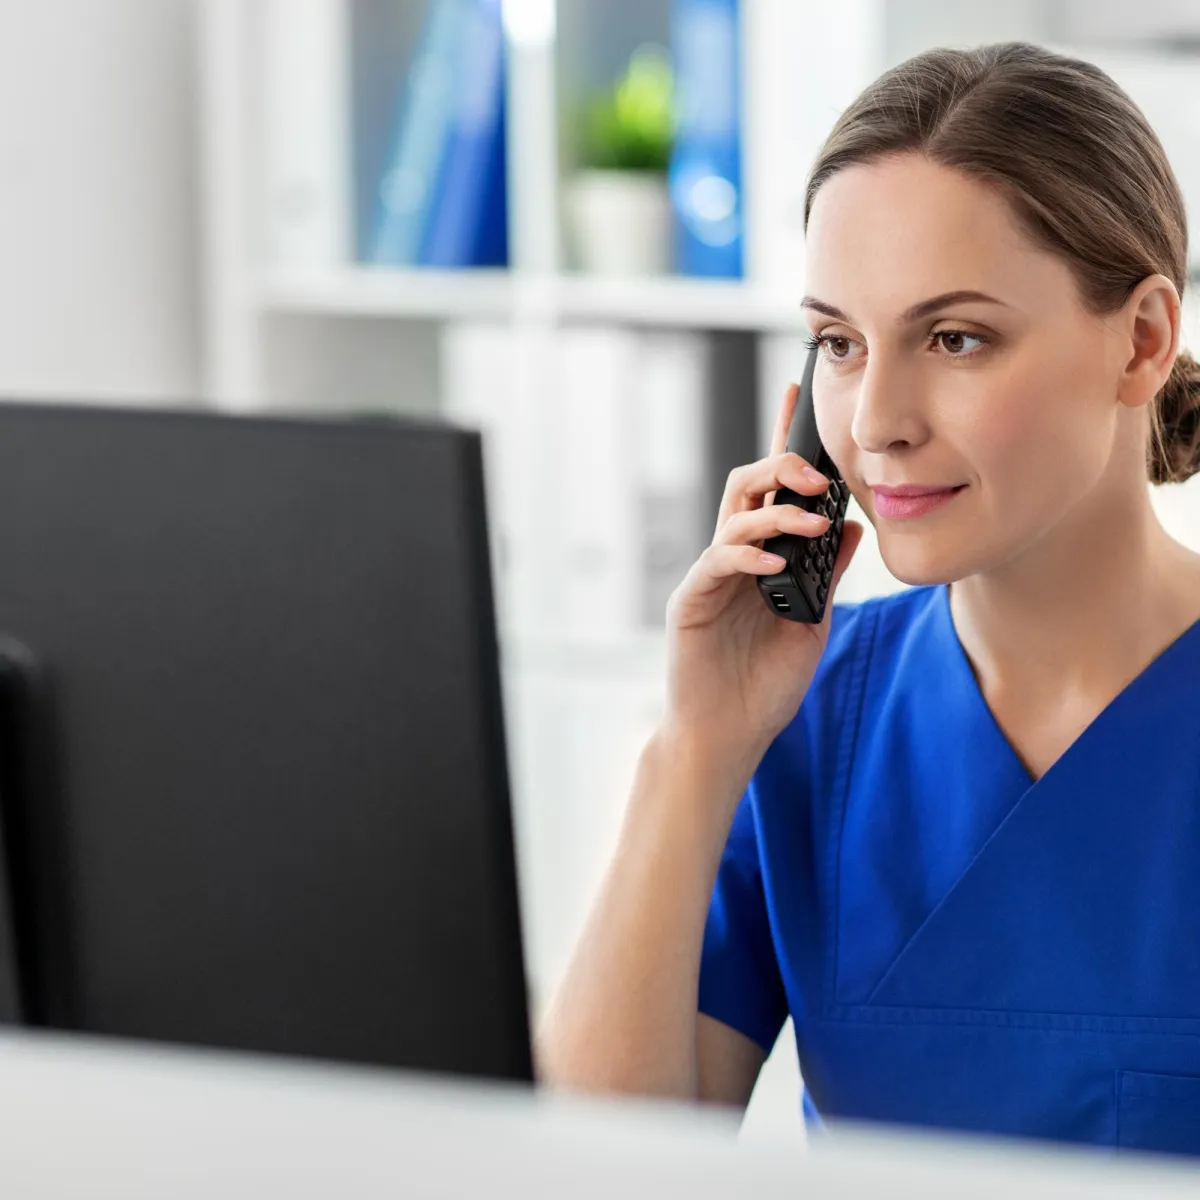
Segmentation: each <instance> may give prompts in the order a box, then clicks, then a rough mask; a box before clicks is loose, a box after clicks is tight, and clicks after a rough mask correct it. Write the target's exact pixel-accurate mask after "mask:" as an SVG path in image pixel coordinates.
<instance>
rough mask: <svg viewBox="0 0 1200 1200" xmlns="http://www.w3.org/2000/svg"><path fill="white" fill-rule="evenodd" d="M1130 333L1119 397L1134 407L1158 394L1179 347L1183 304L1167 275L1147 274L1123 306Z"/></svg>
mask: <svg viewBox="0 0 1200 1200" xmlns="http://www.w3.org/2000/svg"><path fill="white" fill-rule="evenodd" d="M1122 315H1123V317H1124V330H1125V332H1127V334H1128V337H1129V343H1128V357H1127V360H1126V362H1125V366H1124V368H1123V370H1122V371H1121V378H1120V382H1119V384H1118V389H1117V398H1118V399H1119V400H1120V401H1121V403H1122V404H1127V405H1129V407H1130V408H1139V407H1141V406H1142V405H1144V404H1149V403H1150V401H1151V400H1153V399H1154V397H1155V396H1156V395H1158V393H1159V391H1160V390H1161V389H1162V386H1163V384H1164V383H1166V382H1167V376H1168V375H1170V373H1171V367H1172V365H1173V364H1174V362H1175V355H1176V352H1177V351H1178V349H1179V323H1180V305H1179V293H1178V292H1177V291H1176V290H1175V285H1174V284H1173V283H1172V282H1171V281H1170V280H1169V279H1168V278H1167V277H1166V276H1165V275H1147V276H1146V278H1145V279H1143V280H1142V281H1141V283H1139V284H1138V285H1137V287H1135V288H1134V289H1133V291H1132V292H1131V293H1130V295H1129V299H1128V300H1126V301H1125V304H1124V306H1123V308H1122Z"/></svg>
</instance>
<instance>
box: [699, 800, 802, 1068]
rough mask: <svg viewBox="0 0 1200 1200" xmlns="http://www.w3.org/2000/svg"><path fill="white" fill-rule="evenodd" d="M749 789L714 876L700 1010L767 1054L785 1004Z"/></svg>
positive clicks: (784, 1013)
mask: <svg viewBox="0 0 1200 1200" xmlns="http://www.w3.org/2000/svg"><path fill="white" fill-rule="evenodd" d="M753 788H754V784H753V783H751V785H750V787H749V788H747V789H746V792H745V794H744V795H743V796H742V799H741V801H740V803H739V804H738V809H737V813H736V814H735V816H734V819H733V825H732V828H731V829H730V832H729V838H728V840H727V842H726V844H725V850H724V852H723V854H722V856H721V865H720V867H719V869H718V871H717V881H716V886H715V887H714V888H713V895H712V900H711V902H710V905H709V910H708V919H707V922H706V924H705V929H704V945H703V950H702V952H701V956H700V994H699V1010H700V1012H702V1013H704V1014H705V1015H707V1016H710V1017H712V1018H714V1019H715V1020H717V1021H720V1022H722V1023H723V1024H725V1025H729V1026H732V1027H733V1028H734V1029H736V1030H738V1032H739V1033H743V1034H745V1035H746V1037H748V1038H750V1040H751V1041H753V1042H756V1043H757V1044H758V1045H759V1046H761V1047H762V1048H763V1050H764V1051H765V1052H766V1053H768V1054H769V1053H770V1052H771V1048H772V1046H774V1045H775V1040H776V1039H777V1038H778V1037H779V1031H780V1029H782V1028H783V1023H784V1021H786V1020H787V1016H788V1004H787V994H786V992H785V991H784V987H783V980H782V978H781V977H780V973H779V965H778V962H777V959H776V956H775V946H774V943H773V942H772V940H771V929H770V923H769V920H768V917H767V901H766V895H765V893H764V891H763V883H762V872H761V870H760V867H759V857H758V839H757V836H756V831H755V822H754V809H753V800H752V797H753Z"/></svg>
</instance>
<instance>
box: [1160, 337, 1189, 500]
mask: <svg viewBox="0 0 1200 1200" xmlns="http://www.w3.org/2000/svg"><path fill="white" fill-rule="evenodd" d="M1155 404H1156V405H1157V408H1156V411H1155V415H1154V423H1155V434H1154V437H1153V438H1152V439H1151V450H1150V478H1151V480H1152V481H1153V482H1154V483H1182V482H1183V481H1184V480H1185V479H1190V478H1191V477H1192V476H1193V475H1195V474H1196V472H1197V471H1200V363H1197V362H1196V360H1195V359H1194V358H1193V357H1192V356H1191V355H1190V354H1189V353H1188V352H1187V351H1186V350H1180V351H1179V353H1178V354H1177V355H1176V357H1175V364H1174V366H1172V368H1171V374H1170V375H1169V376H1168V377H1167V382H1166V383H1165V384H1164V385H1163V389H1162V391H1161V392H1160V393H1159V395H1158V399H1157V400H1156V401H1155Z"/></svg>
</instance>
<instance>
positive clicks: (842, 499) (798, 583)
mask: <svg viewBox="0 0 1200 1200" xmlns="http://www.w3.org/2000/svg"><path fill="white" fill-rule="evenodd" d="M819 353H820V351H819V350H812V351H810V353H809V356H808V362H807V363H806V364H805V367H804V377H803V379H802V380H801V381H800V394H799V395H798V396H797V397H796V409H795V411H794V412H793V414H792V425H791V429H789V430H788V440H787V448H788V450H789V451H792V452H793V453H795V454H799V455H800V457H801V458H803V459H804V460H805V462H807V463H810V464H811V465H812V466H814V467H816V468H817V470H818V471H820V472H821V474H822V475H824V476H825V477H826V478H827V479H829V481H830V484H829V488H828V489H827V490H826V491H825V492H823V493H822V494H821V495H819V496H801V495H799V494H798V493H797V492H793V491H792V490H791V489H790V488H784V487H781V488H779V489H778V490H777V491H776V493H775V500H774V503H775V504H794V505H796V506H797V507H798V508H803V509H807V510H808V511H809V512H815V513H824V514H825V515H826V516H827V517H828V518H829V521H830V524H829V528H828V529H827V530H826V531H825V532H824V533H823V534H821V536H820V537H817V538H808V537H801V536H800V535H798V534H794V533H780V534H777V535H776V536H775V537H771V538H767V539H766V541H765V542H764V544H763V550H764V552H766V553H768V554H778V555H779V556H780V557H781V558H783V559H784V560H785V561H786V562H787V566H785V567H784V569H783V570H782V571H780V572H778V573H777V574H775V575H760V576H759V577H758V588H759V591H761V592H762V595H763V599H764V600H765V601H766V602H767V607H768V608H770V610H771V611H772V612H773V613H775V614H776V615H778V616H781V617H786V618H787V619H788V620H789V621H803V622H806V623H807V624H810V625H819V624H820V623H821V621H822V620H823V619H824V616H825V601H826V599H827V598H828V596H829V584H830V580H831V578H832V576H833V564H834V561H835V560H836V559H837V552H838V547H839V546H840V545H841V544H842V526H843V523H844V521H845V517H846V505H847V503H848V502H849V499H850V489H849V488H847V487H846V481H845V480H844V479H843V478H842V477H841V475H840V474H839V472H838V469H837V467H836V466H835V465H834V462H833V459H831V458H830V457H829V455H828V454H827V453H826V452H825V447H824V446H822V445H821V438H820V435H819V434H818V433H817V417H816V413H815V411H814V409H813V388H812V385H813V372H814V371H815V370H816V366H817V355H818V354H819Z"/></svg>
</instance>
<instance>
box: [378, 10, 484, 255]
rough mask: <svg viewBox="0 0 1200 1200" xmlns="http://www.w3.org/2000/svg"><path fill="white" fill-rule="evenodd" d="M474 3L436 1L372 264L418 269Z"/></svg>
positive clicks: (395, 141) (404, 114) (407, 84)
mask: <svg viewBox="0 0 1200 1200" xmlns="http://www.w3.org/2000/svg"><path fill="white" fill-rule="evenodd" d="M473 3H474V0H431V3H430V5H429V8H428V10H427V12H426V16H425V24H424V28H423V30H422V34H421V39H420V44H419V47H418V49H417V53H416V54H415V55H414V57H413V62H412V67H411V69H410V71H409V73H408V77H407V79H406V80H405V81H404V84H403V86H402V87H401V89H400V92H399V95H398V97H397V103H396V114H395V127H394V134H393V138H392V146H391V149H390V151H389V153H388V155H387V159H386V162H387V167H386V169H385V171H384V174H383V177H382V179H381V180H380V181H379V184H378V187H377V189H376V196H375V210H374V219H373V222H372V225H373V228H372V236H371V240H370V247H369V251H368V254H367V258H368V260H369V261H370V262H373V263H377V264H380V265H384V266H400V267H404V266H413V265H415V264H416V262H417V261H418V258H419V257H420V253H421V241H422V237H423V235H424V230H425V227H426V225H427V223H428V217H429V212H430V209H431V206H432V204H433V203H434V195H435V192H436V190H437V186H438V177H439V174H440V171H441V165H442V160H443V158H444V156H445V149H446V145H447V141H448V139H449V134H450V126H451V122H452V120H453V117H454V109H455V104H456V100H455V90H456V88H457V87H458V85H459V81H458V79H457V62H456V56H457V48H458V46H459V44H460V42H461V35H462V24H463V21H464V16H465V13H466V10H467V8H468V7H469V6H471V5H472V4H473Z"/></svg>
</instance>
